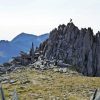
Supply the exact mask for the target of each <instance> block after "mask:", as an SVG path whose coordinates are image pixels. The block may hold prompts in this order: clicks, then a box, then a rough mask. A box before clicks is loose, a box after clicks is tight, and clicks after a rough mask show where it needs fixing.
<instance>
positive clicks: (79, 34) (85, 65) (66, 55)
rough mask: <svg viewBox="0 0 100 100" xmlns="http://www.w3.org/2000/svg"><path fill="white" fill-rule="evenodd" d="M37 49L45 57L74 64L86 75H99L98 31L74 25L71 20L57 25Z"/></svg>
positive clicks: (99, 33)
mask: <svg viewBox="0 0 100 100" xmlns="http://www.w3.org/2000/svg"><path fill="white" fill-rule="evenodd" d="M39 49H40V50H41V51H43V54H44V57H45V58H47V59H57V60H62V61H63V62H65V63H68V64H71V65H74V66H75V67H76V68H77V70H78V71H80V72H81V73H83V74H84V75H87V76H100V32H98V33H97V34H96V35H94V34H93V30H92V29H91V28H88V29H86V28H82V29H81V30H79V29H78V27H76V26H75V25H74V24H73V22H70V23H68V24H67V26H66V25H64V24H63V25H59V26H58V28H55V29H54V30H53V31H51V32H50V36H49V39H47V40H46V41H44V42H43V43H42V44H41V45H40V47H39Z"/></svg>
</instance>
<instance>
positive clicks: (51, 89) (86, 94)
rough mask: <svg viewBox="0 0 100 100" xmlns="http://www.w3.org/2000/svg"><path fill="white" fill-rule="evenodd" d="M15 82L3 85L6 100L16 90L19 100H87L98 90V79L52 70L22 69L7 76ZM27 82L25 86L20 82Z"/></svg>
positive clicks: (99, 85) (99, 84)
mask: <svg viewBox="0 0 100 100" xmlns="http://www.w3.org/2000/svg"><path fill="white" fill-rule="evenodd" d="M9 76H10V78H11V79H13V80H17V81H16V83H15V84H10V83H7V84H3V88H4V92H5V95H6V97H7V100H8V99H9V100H11V95H12V92H13V91H14V89H16V91H17V93H18V96H19V98H20V100H38V99H39V100H89V99H90V97H91V95H92V94H93V92H94V90H95V89H96V88H100V79H99V77H85V76H80V75H68V74H67V73H59V72H54V71H52V70H45V71H39V70H35V69H29V68H27V69H23V70H18V71H16V72H13V73H10V74H9ZM23 80H24V81H27V80H28V82H26V83H25V84H24V83H23V82H22V81H23Z"/></svg>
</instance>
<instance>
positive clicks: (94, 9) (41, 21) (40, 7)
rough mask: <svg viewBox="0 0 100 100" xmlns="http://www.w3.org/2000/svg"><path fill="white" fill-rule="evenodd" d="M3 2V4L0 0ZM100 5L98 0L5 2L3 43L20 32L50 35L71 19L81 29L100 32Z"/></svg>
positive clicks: (0, 17) (0, 14)
mask: <svg viewBox="0 0 100 100" xmlns="http://www.w3.org/2000/svg"><path fill="white" fill-rule="evenodd" d="M0 1H1V0H0ZM99 5H100V1H96V0H88V1H87V0H9V1H7V0H3V1H1V2H0V40H11V39H13V38H14V37H15V36H16V35H18V34H20V33H21V32H25V33H29V34H35V35H40V34H44V33H49V32H50V31H51V30H52V29H53V28H55V27H57V26H58V25H59V24H67V23H68V22H69V19H70V18H72V19H73V22H74V24H75V25H76V26H78V27H79V28H85V27H86V28H87V27H91V28H92V29H93V30H94V33H97V31H100V19H99V18H100V13H99V8H100V7H99Z"/></svg>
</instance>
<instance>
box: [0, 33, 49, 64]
mask: <svg viewBox="0 0 100 100" xmlns="http://www.w3.org/2000/svg"><path fill="white" fill-rule="evenodd" d="M48 37H49V34H43V35H40V36H36V35H33V34H27V33H21V34H19V35H17V36H16V37H15V38H14V39H12V40H11V41H5V40H1V41H0V63H4V62H7V61H8V60H9V59H11V58H12V57H14V56H18V55H19V52H20V51H24V52H28V51H29V49H30V47H31V45H32V42H33V43H34V46H35V47H38V46H39V44H40V43H41V42H43V41H44V40H46V39H47V38H48Z"/></svg>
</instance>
